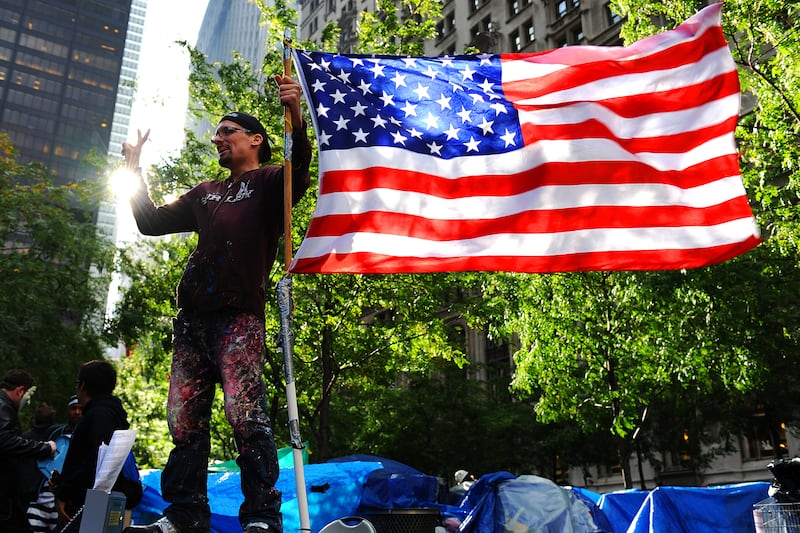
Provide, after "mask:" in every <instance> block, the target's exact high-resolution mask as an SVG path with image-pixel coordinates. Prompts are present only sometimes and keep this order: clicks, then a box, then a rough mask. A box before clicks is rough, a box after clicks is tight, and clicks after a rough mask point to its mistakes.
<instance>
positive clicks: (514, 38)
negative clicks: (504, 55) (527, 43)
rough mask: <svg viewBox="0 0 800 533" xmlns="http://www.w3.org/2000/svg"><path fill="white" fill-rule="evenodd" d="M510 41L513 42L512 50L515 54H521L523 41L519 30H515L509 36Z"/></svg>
mask: <svg viewBox="0 0 800 533" xmlns="http://www.w3.org/2000/svg"><path fill="white" fill-rule="evenodd" d="M509 39H510V40H511V50H512V51H514V52H519V51H520V50H522V40H521V39H520V36H519V30H514V31H512V32H511V35H509Z"/></svg>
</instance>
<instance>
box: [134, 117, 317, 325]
mask: <svg viewBox="0 0 800 533" xmlns="http://www.w3.org/2000/svg"><path fill="white" fill-rule="evenodd" d="M292 139H293V165H292V203H293V204H294V203H297V202H298V201H299V200H300V198H302V196H303V194H305V192H306V190H307V189H308V187H309V184H310V178H309V173H308V168H309V164H310V162H311V145H310V144H309V142H308V138H307V136H306V130H305V128H302V129H297V130H295V131H294V133H293V136H292ZM131 207H132V209H133V215H134V218H135V219H136V223H137V225H138V227H139V231H141V232H142V233H143V234H145V235H165V234H168V233H180V232H188V231H193V232H197V234H198V242H197V248H196V249H195V250H194V251H193V252H192V254H191V255H190V256H189V260H188V262H187V265H186V270H185V271H184V273H183V277H182V278H181V281H180V283H179V285H178V291H177V298H178V301H177V304H178V308H180V309H182V310H184V311H187V312H195V311H199V312H207V311H217V310H222V309H226V310H235V311H244V312H249V313H253V314H255V315H257V316H261V317H263V315H264V301H265V297H266V289H267V286H268V276H269V270H270V268H271V267H272V263H273V262H274V261H275V258H276V256H277V253H278V240H279V238H280V236H281V235H282V234H283V216H284V209H283V167H278V166H272V165H268V166H265V167H262V168H260V169H257V170H251V171H249V172H246V173H244V174H243V175H242V176H240V177H239V179H237V180H235V181H234V180H232V179H230V178H228V179H226V180H222V181H207V182H203V183H200V184H199V185H197V186H195V187H194V188H192V189H191V190H189V191H188V192H187V193H186V194H184V195H182V196H181V197H180V198H178V199H177V200H176V201H174V202H172V203H169V204H166V205H163V206H161V207H156V206H155V205H154V204H153V202H152V201H151V200H150V197H149V196H148V194H147V190H146V188H145V187H144V185H143V184H142V185H141V186H140V189H139V191H137V193H136V194H135V195H134V196H133V197H132V198H131Z"/></svg>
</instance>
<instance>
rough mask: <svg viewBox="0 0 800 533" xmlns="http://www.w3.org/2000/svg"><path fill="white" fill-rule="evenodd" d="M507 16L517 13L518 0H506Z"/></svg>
mask: <svg viewBox="0 0 800 533" xmlns="http://www.w3.org/2000/svg"><path fill="white" fill-rule="evenodd" d="M507 3H508V16H509V17H513V16H514V15H517V14H519V8H520V5H519V4H520V0H508V1H507Z"/></svg>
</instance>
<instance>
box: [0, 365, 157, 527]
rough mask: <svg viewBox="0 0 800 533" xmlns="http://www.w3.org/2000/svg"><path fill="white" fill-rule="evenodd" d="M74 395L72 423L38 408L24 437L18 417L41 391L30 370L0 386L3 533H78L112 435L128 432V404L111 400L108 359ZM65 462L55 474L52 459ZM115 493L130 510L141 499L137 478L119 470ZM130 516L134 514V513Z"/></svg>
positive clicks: (113, 379)
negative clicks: (58, 420) (100, 459)
mask: <svg viewBox="0 0 800 533" xmlns="http://www.w3.org/2000/svg"><path fill="white" fill-rule="evenodd" d="M76 383H77V385H76V394H75V395H74V396H72V397H70V399H69V401H68V402H67V405H66V406H65V407H66V408H65V416H66V421H65V422H63V423H56V415H57V411H56V409H55V408H53V407H51V406H50V405H48V404H47V403H44V402H43V403H40V404H39V405H38V406H37V407H36V408H35V409H34V412H33V416H32V417H31V422H30V428H29V429H28V430H27V431H24V432H23V431H22V424H21V422H20V420H19V411H20V410H21V409H22V408H23V407H24V406H25V404H26V403H27V402H28V400H29V399H30V397H31V396H32V395H33V392H34V391H35V388H36V381H35V379H34V377H33V376H32V375H31V374H30V373H28V372H27V371H25V370H20V369H11V370H8V371H7V372H6V373H5V375H4V376H3V380H2V382H0V531H2V532H4V533H6V532H8V533H18V532H26V533H30V532H33V533H39V532H42V533H45V532H51V531H59V532H63V533H67V532H77V531H79V528H80V523H81V522H80V514H81V508H82V506H83V503H84V499H85V497H86V492H87V490H88V489H90V488H92V487H93V485H94V481H95V472H96V468H97V460H98V451H99V449H100V446H101V445H102V444H104V443H105V444H108V443H109V442H110V440H111V437H112V435H113V433H114V431H116V430H118V429H128V427H129V424H128V421H127V414H126V413H125V409H124V408H123V407H122V402H121V401H120V400H119V398H117V397H116V396H114V395H113V391H114V388H115V387H116V383H117V373H116V369H115V368H114V366H113V365H112V364H111V363H109V362H108V361H103V360H94V361H88V362H86V363H84V364H83V365H81V367H80V369H79V370H78V378H77V382H76ZM56 454H61V455H62V456H63V463H62V462H59V463H58V466H59V467H60V470H59V468H56V467H55V466H56V465H55V463H54V462H53V461H52V459H53V458H54V457H55V455H56ZM113 490H115V491H118V492H121V493H122V494H124V495H125V498H126V508H127V509H132V508H133V507H134V506H136V505H137V504H138V503H139V501H140V500H141V498H142V485H141V481H140V479H139V477H138V472H137V475H136V476H135V477H134V476H131V475H130V472H129V471H128V472H124V473H123V472H121V473H120V475H119V477H118V479H117V482H116V484H115V485H114V487H113ZM128 518H129V515H128Z"/></svg>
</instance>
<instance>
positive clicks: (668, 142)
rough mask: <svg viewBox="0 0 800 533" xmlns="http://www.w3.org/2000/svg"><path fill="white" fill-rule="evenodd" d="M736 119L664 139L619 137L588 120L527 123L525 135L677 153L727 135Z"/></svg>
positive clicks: (529, 138)
mask: <svg viewBox="0 0 800 533" xmlns="http://www.w3.org/2000/svg"><path fill="white" fill-rule="evenodd" d="M736 120H737V118H736V117H731V118H729V119H728V120H726V121H724V122H721V123H720V124H717V125H715V126H711V127H708V128H703V129H700V130H694V131H684V132H681V133H676V134H674V135H664V136H661V137H639V138H635V139H623V138H620V137H617V136H616V135H614V133H613V132H612V131H611V130H609V129H608V127H607V126H606V125H605V124H603V123H602V122H599V121H597V120H588V121H586V122H581V123H579V124H561V125H554V126H539V125H536V124H523V125H522V136H523V138H524V140H525V144H533V143H534V142H536V141H538V140H541V139H551V140H572V139H609V140H612V141H614V143H615V144H617V145H619V146H620V147H621V148H623V149H624V150H625V151H627V152H630V153H632V154H636V153H640V152H650V153H670V154H674V153H679V152H688V151H689V150H691V149H693V148H696V147H697V146H699V145H701V144H703V143H704V142H706V141H710V140H711V139H716V138H717V137H721V136H723V135H725V133H726V132H729V131H731V130H732V129H733V128H735V127H736ZM736 174H738V172H736Z"/></svg>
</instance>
